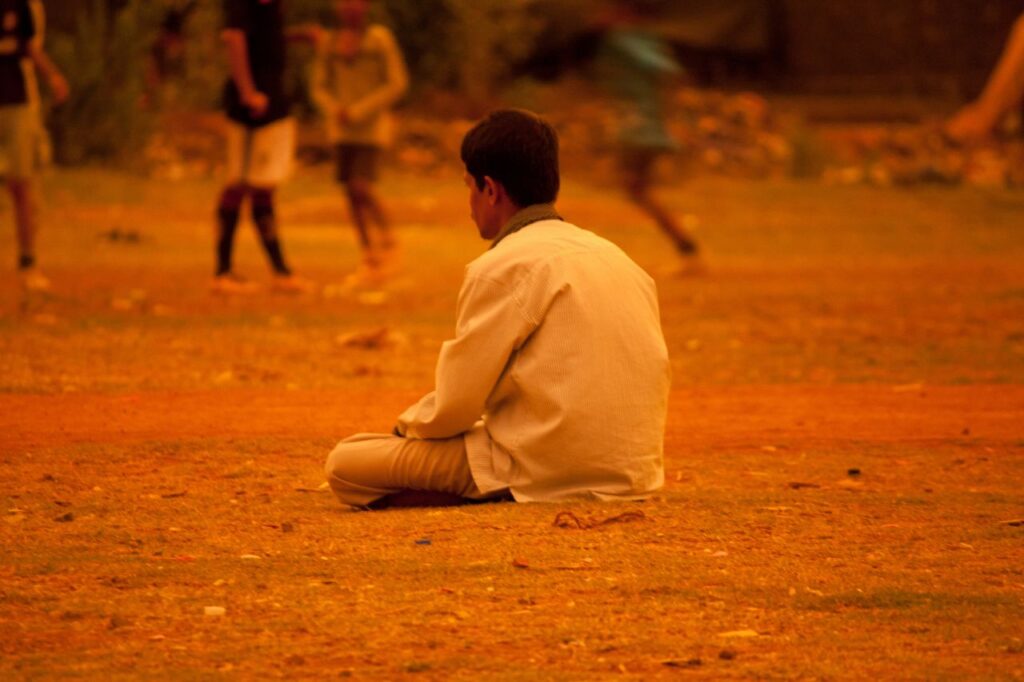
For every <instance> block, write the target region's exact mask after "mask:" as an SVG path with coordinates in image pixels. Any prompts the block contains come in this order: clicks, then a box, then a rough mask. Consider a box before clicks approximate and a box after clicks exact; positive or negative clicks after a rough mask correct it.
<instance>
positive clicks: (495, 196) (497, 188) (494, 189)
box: [483, 175, 505, 206]
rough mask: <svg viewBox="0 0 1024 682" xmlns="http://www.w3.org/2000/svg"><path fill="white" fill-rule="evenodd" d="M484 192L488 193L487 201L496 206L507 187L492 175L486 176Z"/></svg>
mask: <svg viewBox="0 0 1024 682" xmlns="http://www.w3.org/2000/svg"><path fill="white" fill-rule="evenodd" d="M483 191H484V194H486V195H487V203H489V204H490V205H491V206H494V205H496V204H497V203H498V200H499V199H500V198H501V195H502V193H503V192H504V191H505V188H504V187H502V186H501V183H500V182H498V181H497V180H495V179H494V178H492V177H491V176H490V175H485V176H484V188H483Z"/></svg>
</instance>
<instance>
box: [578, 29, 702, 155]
mask: <svg viewBox="0 0 1024 682" xmlns="http://www.w3.org/2000/svg"><path fill="white" fill-rule="evenodd" d="M597 69H598V74H599V77H600V79H601V81H602V82H603V83H604V86H605V88H606V89H607V90H608V92H609V93H611V95H612V96H613V97H614V98H615V99H616V100H617V104H618V107H619V117H620V122H619V131H618V135H619V142H621V143H622V144H624V145H626V146H629V147H635V148H642V149H650V150H663V151H673V150H675V149H677V148H678V145H677V143H676V141H675V140H674V139H672V136H671V135H669V133H668V130H667V129H666V127H665V115H664V111H663V107H662V102H661V100H662V95H661V89H662V85H663V83H664V81H665V80H666V79H667V78H673V77H678V76H679V75H681V74H682V68H681V67H680V66H679V64H678V62H676V60H675V58H674V57H673V56H672V53H671V52H670V50H669V47H668V45H667V44H666V43H665V42H664V41H663V40H661V39H660V38H659V37H658V36H657V35H655V34H654V33H652V32H650V31H647V30H644V29H642V28H636V27H622V28H614V29H611V30H609V31H608V32H607V34H606V35H605V38H604V41H603V42H602V45H601V47H600V48H599V50H598V54H597Z"/></svg>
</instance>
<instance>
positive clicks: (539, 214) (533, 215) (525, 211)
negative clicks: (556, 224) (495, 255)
mask: <svg viewBox="0 0 1024 682" xmlns="http://www.w3.org/2000/svg"><path fill="white" fill-rule="evenodd" d="M561 219H562V216H560V215H558V211H556V210H555V205H554V204H531V205H530V206H527V207H525V208H521V209H519V210H518V211H516V212H515V213H514V214H513V215H512V217H511V218H509V219H508V222H507V223H505V225H504V227H502V228H501V230H500V231H499V232H498V235H497V236H496V237H495V238H494V241H492V242H491V246H490V248H492V249H493V248H494V247H495V246H497V245H498V243H499V242H500V241H501V240H502V239H504V238H505V237H507V236H509V235H510V234H512V233H514V232H518V231H519V230H521V229H523V228H524V227H526V226H527V225H531V224H533V223H536V222H540V221H541V220H561Z"/></svg>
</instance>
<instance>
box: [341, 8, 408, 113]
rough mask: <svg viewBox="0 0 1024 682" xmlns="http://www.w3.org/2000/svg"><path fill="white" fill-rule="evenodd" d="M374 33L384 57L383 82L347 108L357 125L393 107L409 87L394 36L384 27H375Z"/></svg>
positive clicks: (403, 61) (406, 72)
mask: <svg viewBox="0 0 1024 682" xmlns="http://www.w3.org/2000/svg"><path fill="white" fill-rule="evenodd" d="M375 31H376V33H377V40H378V41H379V42H380V46H381V48H380V49H381V52H382V53H383V56H384V82H383V83H382V84H381V85H380V87H378V88H375V89H374V90H373V91H372V92H370V93H369V94H368V95H366V96H365V97H363V98H362V99H360V100H359V101H358V102H354V103H352V104H351V105H350V106H349V107H348V115H349V117H350V118H351V119H352V121H353V122H354V123H357V124H358V123H362V122H364V121H366V120H367V119H369V118H370V117H371V116H373V115H374V114H376V113H378V112H380V111H382V110H384V109H387V108H388V107H391V106H393V105H394V104H395V102H397V101H398V100H399V99H401V97H402V95H404V94H405V91H406V90H407V89H408V87H409V73H408V71H407V70H406V68H405V59H404V58H403V57H402V51H401V49H400V48H399V47H398V41H397V40H395V36H394V34H393V33H392V32H391V31H390V30H388V29H387V28H386V27H384V26H377V27H375Z"/></svg>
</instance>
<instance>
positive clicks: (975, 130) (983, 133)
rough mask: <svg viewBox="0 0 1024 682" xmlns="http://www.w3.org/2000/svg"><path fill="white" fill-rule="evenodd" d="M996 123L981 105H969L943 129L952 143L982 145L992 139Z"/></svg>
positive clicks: (955, 115)
mask: <svg viewBox="0 0 1024 682" xmlns="http://www.w3.org/2000/svg"><path fill="white" fill-rule="evenodd" d="M995 126H996V121H994V120H993V117H992V116H991V115H990V114H989V113H988V112H987V111H986V110H985V109H984V108H982V107H981V106H980V105H978V104H968V105H967V106H965V107H964V108H963V109H961V110H960V111H958V112H957V113H956V114H954V115H953V118H951V119H949V121H947V122H946V125H944V126H943V127H942V133H943V135H945V136H946V139H948V140H949V141H951V142H955V143H956V144H960V145H970V144H980V143H983V142H985V141H987V140H988V139H989V138H991V137H992V132H993V130H994V129H995Z"/></svg>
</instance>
